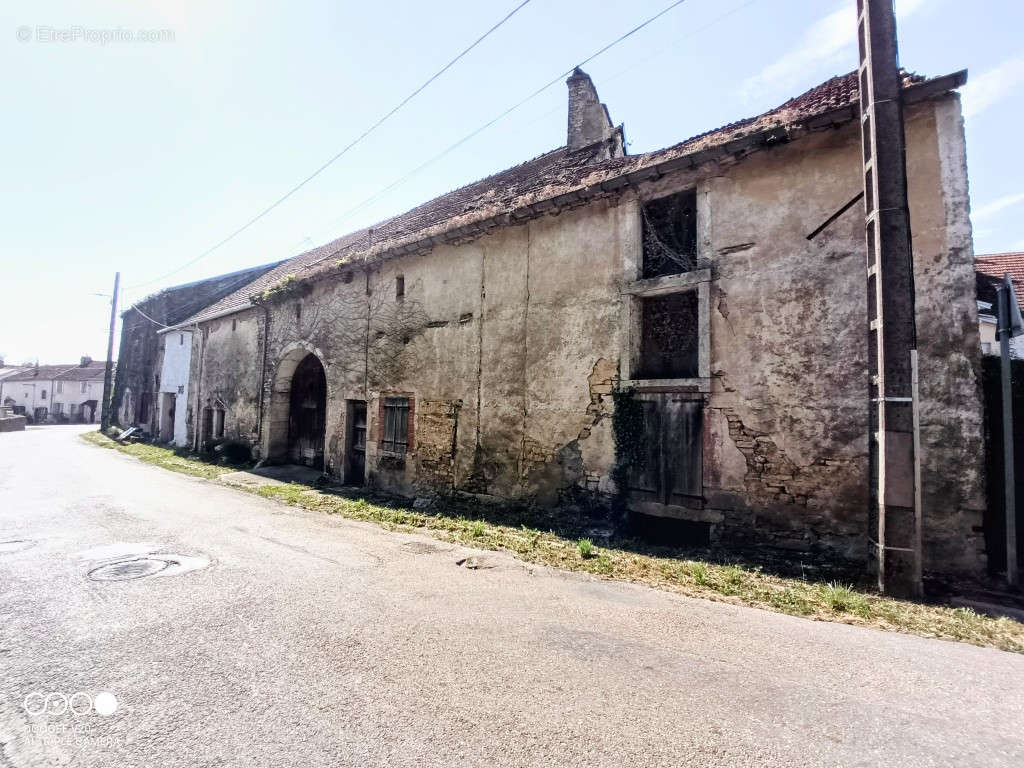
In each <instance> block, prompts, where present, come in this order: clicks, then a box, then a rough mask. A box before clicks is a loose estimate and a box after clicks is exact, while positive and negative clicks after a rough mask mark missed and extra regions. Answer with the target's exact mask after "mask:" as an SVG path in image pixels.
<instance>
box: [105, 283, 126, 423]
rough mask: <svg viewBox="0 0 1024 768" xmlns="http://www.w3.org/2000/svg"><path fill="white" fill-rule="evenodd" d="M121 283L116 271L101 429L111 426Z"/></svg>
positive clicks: (111, 303) (111, 301) (108, 337)
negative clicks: (118, 302)
mask: <svg viewBox="0 0 1024 768" xmlns="http://www.w3.org/2000/svg"><path fill="white" fill-rule="evenodd" d="M120 285H121V273H120V272H115V273H114V293H113V295H112V296H111V297H110V332H109V334H108V335H107V367H106V370H104V371H103V405H102V407H101V409H100V414H101V415H100V430H101V431H103V432H106V431H107V429H109V428H110V395H111V392H110V387H111V384H112V379H113V377H114V324H115V323H116V322H117V290H118V288H119V287H120Z"/></svg>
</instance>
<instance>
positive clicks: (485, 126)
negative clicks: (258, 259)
mask: <svg viewBox="0 0 1024 768" xmlns="http://www.w3.org/2000/svg"><path fill="white" fill-rule="evenodd" d="M684 2H686V0H675V2H673V3H672V4H670V5H668V6H666V7H665V8H663V9H662V10H661V11H659V12H658V13H656V14H654V15H653V16H651V17H650V18H648V19H646V20H645V21H643V22H641V23H640V24H637V25H636V26H635V27H633V28H632V29H631V30H629V31H628V32H626V33H625V34H623V35H620V36H619V37H617V38H615V39H614V40H612V41H611V42H610V43H608V44H607V45H605V46H604V47H603V48H601V49H599V50H597V51H595V52H594V53H592V54H590V55H589V56H587V58H585V59H583V60H582V61H580V62H579V63H577V64H574V65H573V66H571V67H569V69H567V70H565V71H564V72H562V73H561V74H559V75H557V76H556V77H554V78H552V79H551V80H550V81H549V82H547V83H545V84H544V85H542V86H541V87H540V88H538V89H537V90H535V91H534V92H533V93H531V94H530V95H529V96H526V97H525V98H523V99H522V100H521V101H518V102H516V103H515V104H513V105H512V106H511V107H509V108H508V109H506V110H505V111H504V112H502V113H501V114H500V115H498V116H497V117H494V118H492V119H491V120H488V121H487V122H486V123H484V124H483V125H481V126H480V127H479V128H476V129H475V130H473V131H472V132H470V133H468V134H466V135H465V136H463V137H462V138H461V139H459V140H458V141H456V142H455V143H454V144H452V145H451V146H450V147H448V148H447V149H444V150H442V151H441V152H439V153H438V154H436V155H434V156H433V157H431V158H430V159H429V160H427V161H425V162H423V163H421V164H420V165H418V166H416V167H415V168H413V169H412V170H411V171H409V173H407V174H405V175H404V176H402V177H401V178H399V179H396V180H395V181H393V182H392V183H391V184H389V185H388V186H386V187H384V188H383V189H381V190H379V191H377V192H375V193H374V194H372V195H371V196H370V197H368V198H366V199H365V200H363V201H362V202H360V203H357V204H356V205H354V206H353V207H352V208H349V209H348V210H347V211H345V212H344V213H343V214H341V216H339V217H338V218H337V219H334V220H333V222H332V223H334V224H338V223H340V222H342V221H345V220H347V219H348V218H350V217H351V216H352V215H353V214H354V213H356V212H358V211H360V210H362V209H363V208H365V207H366V206H367V205H370V204H371V203H373V202H376V201H377V200H378V199H380V198H381V197H383V196H384V195H386V194H387V193H388V192H390V191H391V190H392V189H394V188H395V187H397V186H400V185H401V184H404V183H405V182H406V181H408V180H409V179H410V178H412V177H413V176H415V175H416V174H417V173H419V172H420V171H422V170H423V169H424V168H426V167H427V166H429V165H432V164H434V163H436V162H437V161H438V160H440V159H441V158H443V157H445V156H446V155H448V154H450V153H452V152H454V151H455V150H456V149H458V148H459V147H461V146H462V145H463V144H465V143H466V142H467V141H469V140H470V139H472V138H474V137H476V136H477V135H479V134H481V133H483V132H484V131H486V130H487V129H488V128H490V127H491V126H492V125H494V124H495V123H497V122H500V121H501V120H504V119H505V118H506V117H508V116H509V115H510V114H512V113H513V112H515V111H516V110H517V109H519V108H520V107H522V106H523V105H524V104H526V103H527V102H529V101H532V100H533V99H535V98H536V97H538V96H540V95H541V94H542V93H544V91H546V90H547V89H548V88H551V87H552V86H553V85H556V84H557V83H560V82H561V81H562V80H563V79H564V78H566V77H568V76H569V75H571V74H572V72H573V70H574V69H576V68H577V67H582V66H583V65H584V64H588V63H589V62H591V61H593V60H594V59H596V58H597V57H598V56H600V55H601V54H603V53H606V52H607V51H609V50H611V49H612V48H614V47H615V46H616V45H618V44H619V43H621V42H623V41H625V40H626V39H627V38H629V37H632V36H633V35H635V34H636V33H637V32H639V31H640V30H641V29H643V28H644V27H646V26H648V25H649V24H652V23H653V22H655V21H657V20H658V19H660V18H661V17H662V16H664V15H665V14H666V13H668V12H669V11H671V10H672V9H673V8H675V7H676V6H679V5H682V4H683V3H684ZM753 2H754V0H750V2H748V3H747V4H746V5H750V4H751V3H753ZM741 7H745V6H741ZM737 10H739V8H734V9H732V10H731V11H729V12H728V13H725V14H722V16H719V17H718V18H717V19H715V21H713V22H711V24H708V25H707V26H711V25H712V24H715V23H717V22H718V21H720V20H721V19H723V18H725V17H727V16H730V15H732V14H733V13H735V12H736V11H737ZM707 26H705V27H703V28H702V29H706V28H707ZM698 31H699V30H698ZM694 34H696V32H694ZM327 258H330V256H328V257H327Z"/></svg>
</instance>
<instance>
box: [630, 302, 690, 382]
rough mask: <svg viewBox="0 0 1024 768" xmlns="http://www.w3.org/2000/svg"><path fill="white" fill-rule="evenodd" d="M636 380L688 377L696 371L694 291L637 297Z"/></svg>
mask: <svg viewBox="0 0 1024 768" xmlns="http://www.w3.org/2000/svg"><path fill="white" fill-rule="evenodd" d="M640 302H641V312H640V370H639V372H638V374H637V378H640V379H689V378H695V377H697V376H698V375H699V374H698V372H697V371H698V344H697V340H698V337H699V328H698V297H697V292H696V291H684V292H682V293H670V294H668V295H666V296H649V297H646V298H642V299H640Z"/></svg>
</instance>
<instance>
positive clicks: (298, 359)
mask: <svg viewBox="0 0 1024 768" xmlns="http://www.w3.org/2000/svg"><path fill="white" fill-rule="evenodd" d="M269 417H270V418H269V425H268V434H267V459H268V460H269V461H272V462H290V463H293V464H303V465H305V466H308V467H314V468H316V469H323V468H324V436H325V434H326V426H327V374H326V372H325V371H324V366H323V364H322V363H321V362H320V358H318V357H317V356H316V355H315V354H313V353H312V352H309V351H308V350H307V349H305V348H299V349H294V350H292V351H291V352H289V353H288V354H287V355H285V357H284V358H283V359H282V360H281V363H280V365H279V366H278V369H277V375H276V376H275V377H274V384H273V387H272V390H271V400H270V413H269Z"/></svg>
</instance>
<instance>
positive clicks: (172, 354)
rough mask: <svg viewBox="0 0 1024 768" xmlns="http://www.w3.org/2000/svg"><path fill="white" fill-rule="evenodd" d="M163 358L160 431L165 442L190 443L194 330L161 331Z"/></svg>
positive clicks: (159, 414)
mask: <svg viewBox="0 0 1024 768" xmlns="http://www.w3.org/2000/svg"><path fill="white" fill-rule="evenodd" d="M160 346H161V352H162V353H163V361H162V363H161V365H160V378H159V379H158V381H159V382H160V385H159V395H158V402H157V408H158V411H157V416H158V421H157V430H158V433H157V434H158V436H159V439H160V440H161V441H162V442H165V443H173V444H174V445H176V446H178V447H180V448H185V447H187V446H188V374H189V366H190V365H191V364H192V331H189V330H170V331H163V332H161V333H160Z"/></svg>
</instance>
